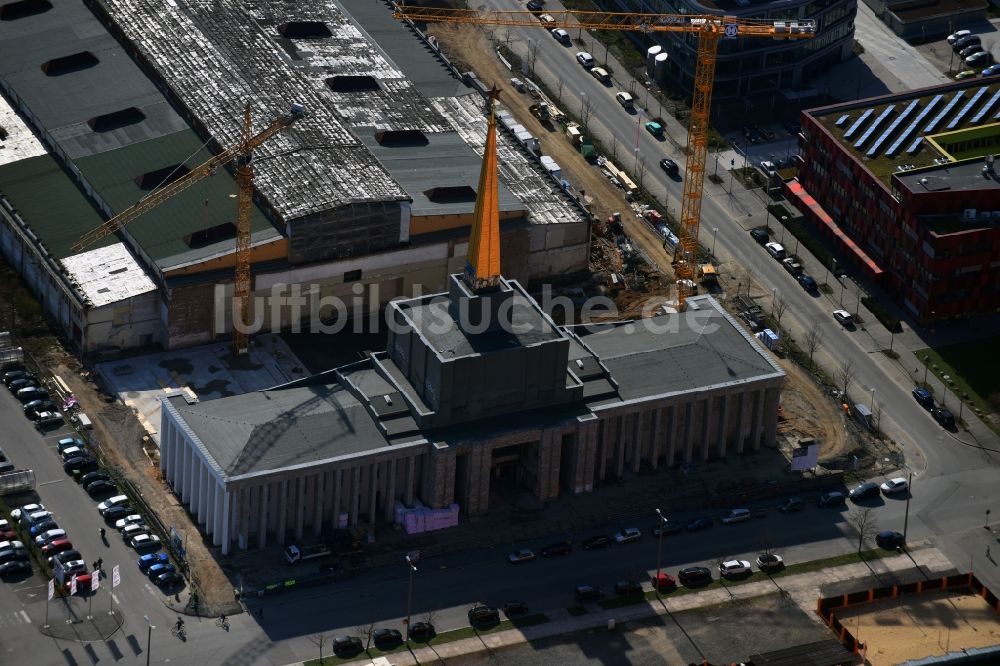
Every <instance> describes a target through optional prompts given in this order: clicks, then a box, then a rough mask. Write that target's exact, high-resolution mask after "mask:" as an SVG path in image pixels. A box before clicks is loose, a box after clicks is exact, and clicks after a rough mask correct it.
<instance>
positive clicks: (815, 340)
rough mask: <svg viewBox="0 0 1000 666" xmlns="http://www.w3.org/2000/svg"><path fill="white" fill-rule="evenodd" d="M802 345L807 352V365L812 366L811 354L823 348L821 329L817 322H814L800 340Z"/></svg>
mask: <svg viewBox="0 0 1000 666" xmlns="http://www.w3.org/2000/svg"><path fill="white" fill-rule="evenodd" d="M802 344H803V346H804V347H805V349H806V351H807V352H809V365H812V364H813V354H815V353H816V351H817V350H818V349H819V348H820V347H822V346H823V327H822V326H821V325H820V323H819V322H818V321H814V322H813V325H812V327H811V328H810V329H809V330H808V331H806V337H805V338H804V339H803V340H802Z"/></svg>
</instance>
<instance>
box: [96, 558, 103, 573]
mask: <svg viewBox="0 0 1000 666" xmlns="http://www.w3.org/2000/svg"><path fill="white" fill-rule="evenodd" d="M97 570H98V571H104V558H102V557H98V558H97Z"/></svg>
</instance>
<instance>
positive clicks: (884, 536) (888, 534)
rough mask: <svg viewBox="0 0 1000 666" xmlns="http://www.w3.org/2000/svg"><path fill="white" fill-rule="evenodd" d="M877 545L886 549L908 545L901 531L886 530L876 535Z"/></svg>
mask: <svg viewBox="0 0 1000 666" xmlns="http://www.w3.org/2000/svg"><path fill="white" fill-rule="evenodd" d="M875 545H877V546H878V547H879V548H885V549H886V550H895V549H897V548H902V547H903V546H905V545H906V539H904V538H903V535H902V534H900V533H899V532H893V531H892V530H886V531H884V532H879V533H878V534H877V535H875Z"/></svg>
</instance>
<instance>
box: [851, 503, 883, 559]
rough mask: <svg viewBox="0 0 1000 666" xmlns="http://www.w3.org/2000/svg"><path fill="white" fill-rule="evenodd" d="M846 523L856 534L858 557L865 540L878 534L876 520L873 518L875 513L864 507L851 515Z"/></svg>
mask: <svg viewBox="0 0 1000 666" xmlns="http://www.w3.org/2000/svg"><path fill="white" fill-rule="evenodd" d="M848 522H849V523H850V524H851V527H853V528H854V531H855V532H857V533H858V555H860V554H861V547H862V546H863V545H864V543H865V540H866V539H871V538H872V537H873V536H875V535H876V534H878V518H876V517H875V513H874V511H872V509H871V507H866V508H864V509H861V510H860V511H858V512H856V513H852V514H851V517H850V518H848Z"/></svg>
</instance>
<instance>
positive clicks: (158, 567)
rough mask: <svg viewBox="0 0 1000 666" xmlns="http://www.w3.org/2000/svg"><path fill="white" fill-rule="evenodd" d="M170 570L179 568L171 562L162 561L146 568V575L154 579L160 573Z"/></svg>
mask: <svg viewBox="0 0 1000 666" xmlns="http://www.w3.org/2000/svg"><path fill="white" fill-rule="evenodd" d="M169 571H177V569H176V568H175V567H174V565H172V564H170V563H169V562H160V563H158V564H154V565H153V566H151V567H149V569H147V570H146V577H147V578H149V580H154V579H155V578H156V577H157V576H159V575H160V574H165V573H167V572H169Z"/></svg>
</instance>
